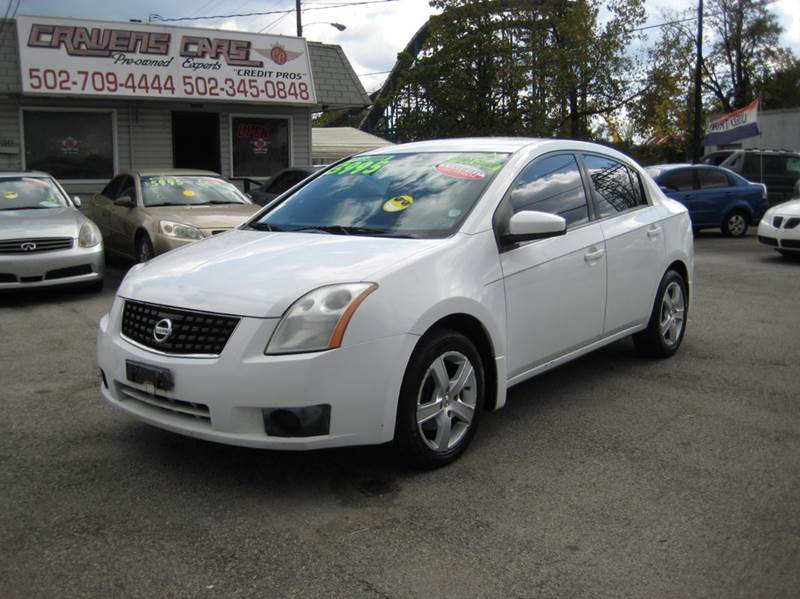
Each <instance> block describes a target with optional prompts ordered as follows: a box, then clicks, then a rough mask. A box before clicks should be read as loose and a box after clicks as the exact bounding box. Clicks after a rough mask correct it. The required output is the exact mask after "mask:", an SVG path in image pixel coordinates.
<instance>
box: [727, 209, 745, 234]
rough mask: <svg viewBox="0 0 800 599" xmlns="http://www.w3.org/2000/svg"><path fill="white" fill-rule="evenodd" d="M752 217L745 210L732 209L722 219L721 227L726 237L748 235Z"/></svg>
mask: <svg viewBox="0 0 800 599" xmlns="http://www.w3.org/2000/svg"><path fill="white" fill-rule="evenodd" d="M749 224H750V217H749V216H748V214H747V213H746V212H744V211H743V210H732V211H731V212H729V213H728V214H727V215H726V216H725V218H724V219H723V221H722V225H721V226H720V228H721V229H722V234H723V235H724V236H725V237H744V236H745V235H747V226H748V225H749Z"/></svg>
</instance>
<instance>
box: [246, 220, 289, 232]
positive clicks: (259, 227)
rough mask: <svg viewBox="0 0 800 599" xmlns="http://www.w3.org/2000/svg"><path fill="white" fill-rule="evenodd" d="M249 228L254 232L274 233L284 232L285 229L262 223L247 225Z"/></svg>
mask: <svg viewBox="0 0 800 599" xmlns="http://www.w3.org/2000/svg"><path fill="white" fill-rule="evenodd" d="M247 228H248V229H253V230H254V231H272V232H275V231H283V229H281V228H280V227H276V226H275V225H271V224H269V223H260V222H255V223H250V224H249V225H247Z"/></svg>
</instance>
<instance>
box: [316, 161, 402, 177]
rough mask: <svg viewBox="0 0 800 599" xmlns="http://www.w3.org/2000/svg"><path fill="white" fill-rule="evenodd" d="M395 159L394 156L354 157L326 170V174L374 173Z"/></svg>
mask: <svg viewBox="0 0 800 599" xmlns="http://www.w3.org/2000/svg"><path fill="white" fill-rule="evenodd" d="M392 160H394V156H365V157H363V158H352V159H350V160H345V161H344V162H342V163H341V164H337V165H336V166H334V167H332V168H330V169H328V170H327V171H325V175H374V174H375V173H377V172H378V171H379V170H381V169H382V168H383V167H385V166H386V165H387V164H389V163H390V162H391V161H392Z"/></svg>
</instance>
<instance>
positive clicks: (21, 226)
mask: <svg viewBox="0 0 800 599" xmlns="http://www.w3.org/2000/svg"><path fill="white" fill-rule="evenodd" d="M85 221H86V217H85V216H83V215H82V214H81V213H80V212H78V211H77V210H75V209H74V208H67V207H64V208H48V209H44V210H3V211H2V212H0V239H37V238H42V237H72V238H73V239H74V238H76V237H77V236H78V232H79V231H80V228H81V225H82V224H83V223H84V222H85Z"/></svg>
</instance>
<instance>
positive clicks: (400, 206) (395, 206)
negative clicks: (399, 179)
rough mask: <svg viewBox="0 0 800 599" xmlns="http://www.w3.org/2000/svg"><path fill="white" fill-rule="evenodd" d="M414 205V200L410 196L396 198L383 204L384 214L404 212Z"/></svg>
mask: <svg viewBox="0 0 800 599" xmlns="http://www.w3.org/2000/svg"><path fill="white" fill-rule="evenodd" d="M413 203H414V198H412V197H411V196H410V195H401V196H397V197H394V198H390V199H388V200H386V201H385V202H384V203H383V211H384V212H402V211H403V210H405V209H406V208H408V207H409V206H411V204H413Z"/></svg>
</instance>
